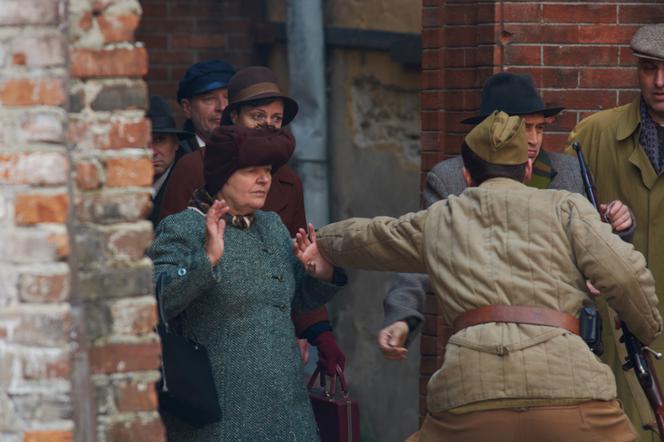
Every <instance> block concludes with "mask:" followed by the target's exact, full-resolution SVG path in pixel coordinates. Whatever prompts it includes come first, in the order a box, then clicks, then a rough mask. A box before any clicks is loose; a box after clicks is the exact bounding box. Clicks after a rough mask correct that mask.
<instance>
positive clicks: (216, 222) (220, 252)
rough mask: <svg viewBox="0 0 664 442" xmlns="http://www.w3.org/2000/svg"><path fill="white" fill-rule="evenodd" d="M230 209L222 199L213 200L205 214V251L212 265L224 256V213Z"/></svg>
mask: <svg viewBox="0 0 664 442" xmlns="http://www.w3.org/2000/svg"><path fill="white" fill-rule="evenodd" d="M229 210H230V209H229V208H228V206H227V205H226V201H224V200H215V201H214V203H212V206H210V208H209V209H208V212H207V215H205V253H206V254H207V257H208V259H209V260H210V263H211V264H212V265H216V264H217V262H219V260H220V259H221V257H222V256H224V231H225V230H226V221H224V215H225V214H226V213H228V211H229Z"/></svg>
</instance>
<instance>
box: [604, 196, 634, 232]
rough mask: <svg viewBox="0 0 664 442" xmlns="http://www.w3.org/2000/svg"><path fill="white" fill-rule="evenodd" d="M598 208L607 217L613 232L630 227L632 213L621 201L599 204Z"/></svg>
mask: <svg viewBox="0 0 664 442" xmlns="http://www.w3.org/2000/svg"><path fill="white" fill-rule="evenodd" d="M599 210H600V211H601V212H602V214H604V215H605V216H606V217H607V219H608V220H609V222H610V223H611V227H612V228H613V231H614V232H622V231H623V230H627V229H629V228H630V227H632V214H631V212H630V211H629V208H628V207H627V206H626V205H625V204H624V203H623V202H622V201H620V200H614V201H611V202H610V203H609V204H600V205H599Z"/></svg>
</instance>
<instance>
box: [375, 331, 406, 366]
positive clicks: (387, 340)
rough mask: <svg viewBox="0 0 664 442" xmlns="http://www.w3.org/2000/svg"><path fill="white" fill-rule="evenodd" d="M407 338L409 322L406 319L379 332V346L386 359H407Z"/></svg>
mask: <svg viewBox="0 0 664 442" xmlns="http://www.w3.org/2000/svg"><path fill="white" fill-rule="evenodd" d="M406 339H408V324H407V323H406V322H405V321H397V322H394V323H392V324H390V325H388V326H387V327H385V328H384V329H382V330H381V331H379V332H378V348H380V351H381V352H383V357H384V358H385V359H390V360H393V361H400V360H402V359H406V353H408V350H407V349H406V347H405V345H406Z"/></svg>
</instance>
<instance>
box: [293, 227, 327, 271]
mask: <svg viewBox="0 0 664 442" xmlns="http://www.w3.org/2000/svg"><path fill="white" fill-rule="evenodd" d="M308 230H309V234H308V235H307V232H305V231H304V229H300V230H299V231H298V232H297V233H296V234H295V247H294V253H295V256H296V257H297V259H298V260H299V261H300V262H301V263H302V265H303V266H304V269H305V270H306V271H307V273H309V274H310V275H311V276H313V277H314V278H318V279H322V280H324V281H331V280H332V272H333V270H334V267H333V266H332V264H331V263H330V262H329V261H328V260H327V259H325V258H324V257H323V255H321V254H320V252H319V251H318V244H317V243H316V230H314V225H313V224H311V223H310V224H309V225H308Z"/></svg>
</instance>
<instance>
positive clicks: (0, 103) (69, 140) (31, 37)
mask: <svg viewBox="0 0 664 442" xmlns="http://www.w3.org/2000/svg"><path fill="white" fill-rule="evenodd" d="M140 15H141V8H140V5H139V3H138V1H137V0H104V1H97V2H91V1H88V0H5V1H3V3H2V7H1V8H0V30H2V35H3V37H2V39H1V40H0V73H1V74H0V79H1V80H0V120H1V121H2V128H3V131H2V135H1V136H0V244H2V246H1V247H2V252H3V253H2V254H0V255H1V256H0V435H1V436H0V438H2V439H3V440H4V439H5V438H7V440H12V441H13V440H17V441H18V440H22V441H25V442H27V441H49V442H65V441H72V440H76V441H86V442H88V441H95V440H106V441H161V440H163V439H164V432H163V427H162V424H161V422H160V420H159V416H158V414H157V412H156V394H155V391H154V388H153V386H152V384H153V382H154V381H155V380H156V379H157V378H158V372H157V371H156V369H157V368H158V363H159V361H158V353H159V343H158V337H157V336H156V335H155V334H154V333H153V331H152V328H153V326H154V323H155V319H156V315H155V304H154V298H153V295H152V284H151V271H152V267H151V263H150V261H149V260H148V259H147V258H145V257H144V252H145V249H146V247H147V245H148V244H149V242H150V240H151V238H152V228H151V225H150V223H149V222H147V221H144V220H143V217H144V216H145V214H146V213H147V212H148V210H149V208H150V196H151V195H150V190H151V189H150V185H151V181H152V166H151V161H150V153H149V151H148V150H147V149H146V145H147V141H148V139H149V136H150V125H149V122H148V121H147V120H146V119H145V118H144V111H145V107H146V103H147V100H146V97H147V87H146V85H145V83H144V82H143V81H142V80H141V79H140V78H141V77H142V76H143V75H145V73H146V72H147V53H146V51H145V49H144V48H142V47H141V46H140V44H138V43H136V42H135V41H134V36H133V33H134V30H135V28H136V26H137V24H138V22H139V18H140ZM67 31H69V32H68V33H67Z"/></svg>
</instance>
